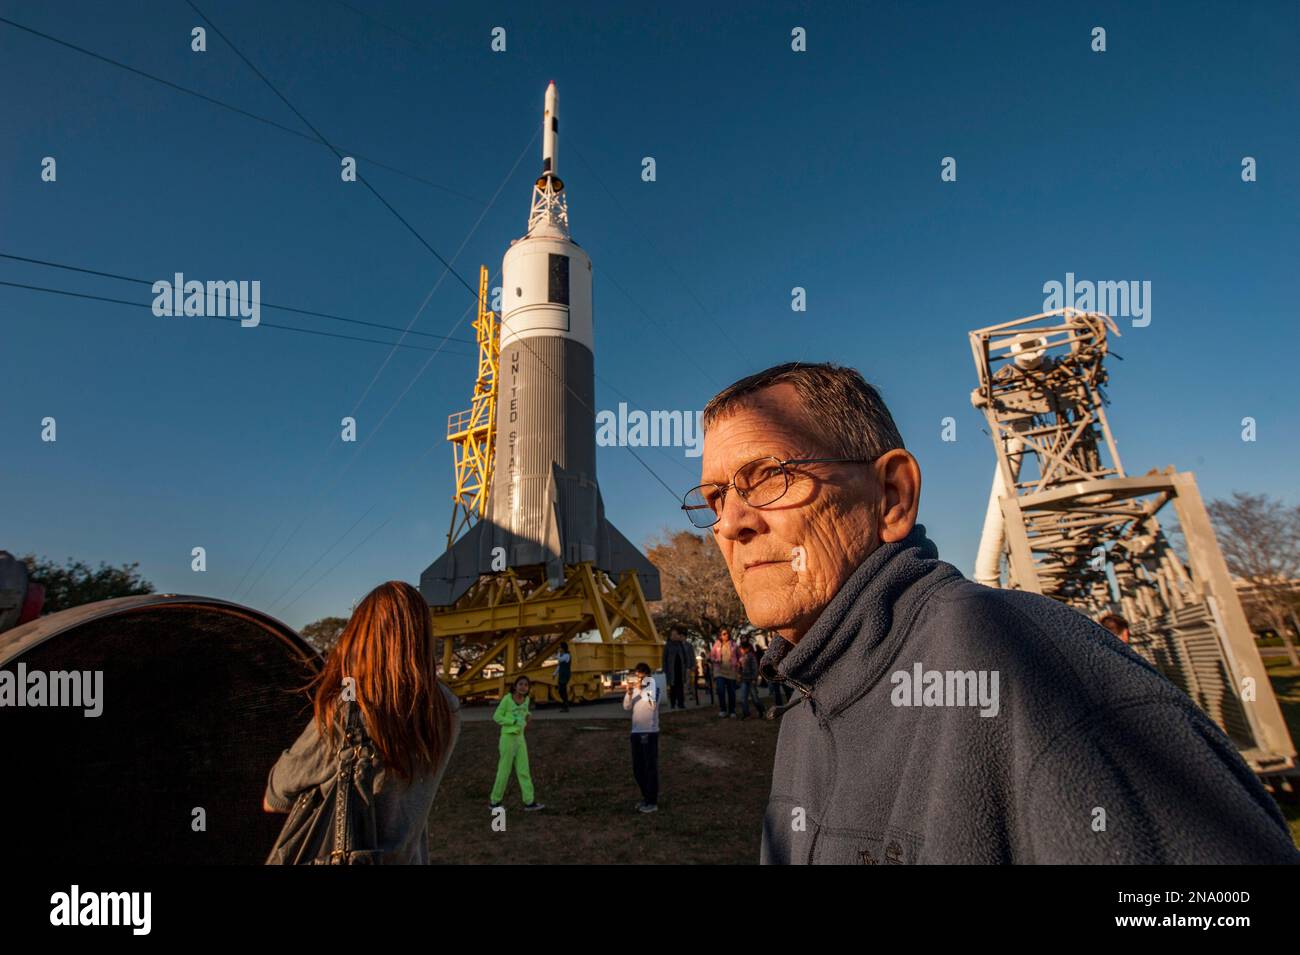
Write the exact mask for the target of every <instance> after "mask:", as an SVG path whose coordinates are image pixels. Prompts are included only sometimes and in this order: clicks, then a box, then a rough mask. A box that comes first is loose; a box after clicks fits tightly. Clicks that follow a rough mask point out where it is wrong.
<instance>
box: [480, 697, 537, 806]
mask: <svg viewBox="0 0 1300 955" xmlns="http://www.w3.org/2000/svg"><path fill="white" fill-rule="evenodd" d="M531 689H532V683H531V681H530V680H529V679H528V677H526V676H521V677H519V678H518V679H517V680H515V685H514V687H512V692H510V693H507V694H506V695H505V696H503V697H501V702H500V703H498V704H497V711H496V712H495V713H494V714H492V719H493V720H495V721H496V723H497V725H498V726H500V727H501V742H500V743H499V744H498V746H497V748H498V751H499V752H500V754H501V758H500V760H499V761H498V762H497V779H496V783H495V785H493V787H492V801H491V803H492V808H493V809H495V808H497V806H499V805H501V797H503V796H504V795H505V794H506V784H507V783H508V782H509V781H510V769H511V767H514V770H515V775H516V776H518V777H519V793H520V795H521V796H523V799H524V809H526V810H528V811H530V812H531V811H532V810H534V809H541V808H543V806H542V804H541V803H539V802H537V800H536V799H535V798H534V795H533V778H532V776H530V775H529V773H528V744H527V743H525V742H524V730H526V729H527V728H528V723H529V721H530V720H531V719H532V718H533V714H532V713H530V712H529V709H530V706H531V703H532V699H531V697H530V695H529V691H530V690H531Z"/></svg>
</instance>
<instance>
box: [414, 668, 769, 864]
mask: <svg viewBox="0 0 1300 955" xmlns="http://www.w3.org/2000/svg"><path fill="white" fill-rule="evenodd" d="M764 702H765V703H766V694H764ZM628 728H629V727H628V721H625V720H620V719H612V720H611V719H593V720H591V721H589V722H588V721H584V720H581V719H579V720H541V719H538V720H534V721H533V725H532V727H531V728H530V729H529V730H528V755H529V764H530V768H531V770H532V776H533V785H534V786H535V787H536V790H537V799H538V801H539V802H543V803H545V804H546V808H545V809H544V810H542V811H541V812H528V813H526V812H524V811H523V809H522V803H521V801H520V798H519V786H518V782H517V781H516V780H515V779H514V778H513V777H511V780H510V786H509V788H507V790H506V796H505V801H504V805H505V807H506V831H505V832H493V831H492V828H491V822H492V816H491V813H490V811H489V809H488V793H489V791H490V790H491V788H492V780H493V777H494V775H495V773H496V764H497V738H498V735H499V730H498V728H497V726H496V725H495V724H494V723H491V722H486V723H468V722H467V723H464V724H462V727H461V734H460V741H459V743H458V744H457V746H456V751H455V753H454V754H453V755H452V760H451V764H450V765H449V766H448V767H447V772H446V775H445V776H444V777H443V781H442V785H441V787H440V788H439V791H438V796H437V798H436V799H435V800H434V803H433V812H432V815H431V816H430V819H429V837H430V860H429V861H430V862H435V863H438V862H444V863H446V862H456V863H491V862H516V863H519V862H544V863H573V864H583V863H592V862H600V863H623V862H657V863H746V864H752V863H757V862H758V854H759V840H760V837H761V821H762V818H763V811H764V808H765V807H766V806H767V795H768V790H769V788H770V787H771V773H772V760H773V757H774V756H775V753H776V736H777V732H778V730H779V726H778V724H777V723H770V722H767V721H764V720H758V719H755V718H752V717H751V718H750V719H748V720H739V719H735V720H720V719H718V716H717V710H716V709H714V708H713V707H712V706H701V707H699V708H698V709H695V708H691V709H687V710H685V711H678V712H669V713H665V714H663V716H662V718H661V720H660V730H661V732H660V738H659V789H660V796H659V812H657V813H653V814H650V815H642V814H641V813H638V812H636V811H635V806H636V804H637V802H638V801H639V800H640V795H641V794H640V791H639V790H638V789H637V787H636V782H635V781H634V780H633V778H632V756H631V752H630V749H629V743H628Z"/></svg>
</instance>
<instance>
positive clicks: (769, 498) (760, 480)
mask: <svg viewBox="0 0 1300 955" xmlns="http://www.w3.org/2000/svg"><path fill="white" fill-rule="evenodd" d="M872 460H875V459H874V458H872V459H869V460H863V459H860V458H791V459H790V460H788V461H781V460H779V459H777V458H776V457H766V458H758V459H757V460H755V461H750V462H749V463H748V464H746V465H743V466H742V467H740V468H739V469H738V470H737V471H736V473H735V474H734V475H732V478H731V483H730V484H701V485H699V486H698V487H693V488H691V489H690V490H689V491H687V492H686V493H685V494H684V495H682V510H683V511H685V512H686V516H687V517H689V518H690V520H691V523H692V524H694V525H695V526H696V527H712V526H713V525H714V524H716V523H718V521H719V519H720V518H721V517H722V508H723V506H724V505H725V503H726V499H727V491H729V490H731V489H732V488H733V487H734V488H735V489H736V493H737V494H739V495H740V498H741V500H743V501H744V502H745V503H746V504H748V505H749V506H750V507H767V506H768V505H770V504H775V503H776V502H777V501H779V500H780V499H781V498H782V497H784V496H785V492H786V491H788V490H790V472H789V471H788V470H786V469H787V468H788V467H789V466H790V465H792V464H870V463H871V461H872Z"/></svg>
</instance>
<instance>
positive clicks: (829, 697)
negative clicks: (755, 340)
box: [684, 364, 1300, 864]
mask: <svg viewBox="0 0 1300 955" xmlns="http://www.w3.org/2000/svg"><path fill="white" fill-rule="evenodd" d="M704 428H705V439H704V453H703V459H702V469H703V475H702V480H703V481H704V483H703V484H701V485H700V486H699V487H697V488H694V489H693V490H692V491H690V492H689V493H688V494H687V495H686V497H685V500H684V508H685V509H686V511H687V514H688V516H690V518H691V520H692V522H693V523H695V524H696V526H699V527H710V528H711V529H712V532H713V536H714V540H716V541H717V544H718V547H719V548H720V549H721V551H722V555H723V557H724V558H725V559H726V561H727V566H728V567H729V568H730V571H731V578H732V581H733V582H734V583H735V586H736V591H737V593H738V594H739V595H740V599H741V600H742V601H743V603H744V605H745V611H746V613H747V615H748V617H749V620H750V622H751V623H752V624H753V625H754V626H755V627H760V628H763V629H768V630H773V631H776V632H777V633H778V634H779V635H780V638H779V639H774V640H773V641H772V646H771V647H769V649H768V652H767V653H766V655H765V656H764V658H763V672H764V675H765V676H766V677H767V679H768V680H769V681H778V680H779V681H782V682H784V683H785V684H787V685H788V686H791V687H793V688H795V689H797V690H799V691H800V696H799V697H798V698H797V700H796V702H795V703H793V704H791V706H790V707H789V709H788V710H787V712H786V713H785V714H784V716H783V717H782V725H781V732H780V738H779V741H778V744H777V755H776V764H775V766H774V768H773V774H772V791H771V795H770V797H769V801H768V806H767V812H766V816H765V818H764V822H763V842H762V861H763V862H769V863H782V862H816V863H822V862H827V863H872V864H875V863H893V864H898V863H914V862H942V863H994V862H1034V863H1044V862H1046V863H1116V862H1125V863H1171V862H1175V863H1181V862H1246V863H1251V862H1254V863H1262V862H1269V863H1272V862H1296V861H1298V860H1300V856H1297V853H1296V851H1295V849H1294V847H1293V845H1292V843H1291V839H1290V836H1289V834H1288V832H1287V828H1286V824H1285V823H1284V821H1283V819H1282V815H1281V813H1280V812H1279V811H1278V808H1277V806H1276V805H1275V804H1274V803H1273V800H1272V799H1271V798H1270V797H1269V795H1268V793H1267V792H1266V791H1265V790H1264V788H1263V786H1262V785H1261V784H1260V783H1259V781H1258V780H1257V779H1256V778H1255V776H1254V774H1253V773H1251V771H1250V770H1249V768H1248V767H1247V766H1246V765H1245V763H1244V762H1243V761H1242V760H1241V758H1240V757H1239V756H1238V755H1237V752H1236V750H1235V749H1234V748H1233V745H1232V743H1231V742H1229V740H1228V739H1227V737H1226V736H1224V734H1223V733H1222V732H1220V730H1219V729H1218V728H1217V727H1216V726H1215V725H1214V724H1213V723H1212V722H1210V720H1209V719H1207V718H1206V716H1205V715H1204V714H1203V713H1202V712H1201V711H1200V710H1199V709H1197V708H1196V706H1195V705H1193V703H1192V701H1191V700H1190V699H1188V698H1187V696H1185V695H1184V694H1183V693H1182V692H1181V691H1179V690H1178V689H1176V688H1175V687H1174V686H1173V685H1172V684H1170V683H1169V682H1168V681H1166V680H1165V679H1164V678H1163V677H1161V676H1160V675H1159V674H1158V673H1157V672H1156V671H1155V669H1153V668H1152V667H1151V666H1149V665H1148V664H1147V663H1146V662H1145V661H1143V660H1142V659H1141V658H1140V657H1138V656H1137V655H1136V654H1134V653H1132V652H1130V651H1129V650H1127V649H1126V648H1125V647H1123V646H1122V645H1121V644H1120V643H1119V642H1118V641H1116V640H1114V639H1112V638H1111V637H1110V635H1109V634H1107V633H1106V632H1105V631H1104V630H1102V629H1101V628H1100V627H1099V626H1097V625H1096V624H1094V623H1093V622H1092V621H1090V620H1088V619H1087V618H1086V617H1084V616H1082V615H1081V614H1078V613H1076V612H1075V611H1073V610H1071V609H1069V608H1068V607H1066V606H1064V605H1063V604H1060V603H1057V602H1056V601H1053V600H1050V599H1048V598H1046V597H1041V596H1038V595H1035V594H1029V593H1024V592H1020V591H1012V590H995V589H991V588H987V587H982V586H980V585H978V584H975V583H972V582H971V581H968V580H966V579H965V578H964V577H962V575H961V573H960V572H958V571H957V569H956V568H954V567H952V566H950V565H949V564H946V563H944V562H942V561H940V560H939V559H938V552H937V550H936V548H935V546H934V544H933V543H931V542H930V540H929V539H928V538H927V537H926V535H925V529H924V528H923V527H922V526H921V525H919V524H917V522H916V519H917V510H918V507H919V504H920V492H921V472H920V468H919V467H918V465H917V462H916V459H915V458H913V457H912V455H911V454H909V453H908V452H907V451H906V450H904V447H903V440H902V438H901V437H900V436H899V433H898V429H897V427H896V426H895V424H894V421H893V418H892V417H891V415H890V413H889V410H888V409H887V408H886V407H885V405H884V403H883V402H882V401H881V399H880V396H879V395H878V394H877V393H876V391H875V389H873V388H872V387H871V386H870V385H868V384H867V383H866V382H865V381H864V380H863V379H862V376H861V375H859V374H858V373H857V372H856V371H853V370H851V369H847V368H839V367H836V366H833V365H801V364H787V365H780V366H777V367H775V368H770V369H768V370H767V371H764V372H760V373H759V374H757V375H752V376H750V377H748V378H745V379H744V380H742V381H739V382H737V383H736V384H734V385H732V386H731V387H729V388H727V389H726V390H724V391H722V392H721V393H720V394H718V395H717V396H716V397H715V398H714V399H713V400H712V401H710V402H709V404H708V406H707V407H706V408H705V410H704Z"/></svg>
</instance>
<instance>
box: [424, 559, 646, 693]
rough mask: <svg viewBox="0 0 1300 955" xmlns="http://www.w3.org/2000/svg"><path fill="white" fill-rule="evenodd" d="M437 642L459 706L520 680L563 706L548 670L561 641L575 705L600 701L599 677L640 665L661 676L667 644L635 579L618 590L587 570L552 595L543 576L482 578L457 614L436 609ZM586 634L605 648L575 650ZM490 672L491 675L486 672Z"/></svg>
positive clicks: (580, 567) (574, 570) (573, 568)
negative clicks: (566, 650) (594, 635)
mask: <svg viewBox="0 0 1300 955" xmlns="http://www.w3.org/2000/svg"><path fill="white" fill-rule="evenodd" d="M432 618H433V636H434V638H435V639H441V640H442V645H441V648H440V649H441V652H442V672H443V673H444V674H452V673H453V668H454V666H455V664H456V663H457V662H458V661H459V663H460V668H459V669H458V670H455V675H454V676H446V677H445V678H446V680H447V685H448V686H449V687H450V688H451V689H452V691H453V692H455V693H456V694H457V696H459V697H461V698H462V699H467V698H472V697H485V696H490V697H497V696H501V695H503V694H504V693H505V692H506V688H507V687H509V686H511V685H512V684H513V683H514V681H515V679H517V678H518V677H519V676H527V677H528V678H529V679H530V680H532V682H533V689H534V697H544V698H549V699H559V697H558V695H557V694H556V693H555V679H554V666H548V665H546V661H547V659H548V658H549V657H550V656H551V655H552V654H554V653H555V651H556V649H557V648H558V647H559V645H560V642H561V641H565V642H568V643H569V652H570V653H571V655H572V656H573V660H572V673H573V678H572V680H571V682H570V684H569V693H570V698H572V699H580V700H591V699H598V698H599V697H600V696H601V695H602V694H603V693H604V692H605V691H604V687H603V685H602V683H601V674H603V673H608V672H611V671H619V670H629V669H631V668H633V667H635V666H636V665H637V664H638V663H640V662H643V661H644V662H645V663H648V664H649V665H650V666H651V668H657V667H658V666H659V663H660V656H661V654H662V650H663V644H662V642H661V641H660V639H659V635H658V634H657V633H656V631H655V626H654V622H653V621H652V620H651V618H650V610H649V608H648V607H647V606H646V600H645V595H644V594H643V593H642V591H641V584H640V582H639V581H638V579H637V576H636V573H635V572H634V571H627V572H625V573H624V574H623V576H622V579H621V580H619V581H618V582H617V583H615V582H614V581H612V580H611V579H610V578H609V577H608V576H607V575H606V574H604V573H603V572H601V571H600V570H597V569H596V568H595V567H593V566H592V565H591V564H590V563H582V564H571V565H569V566H567V567H566V568H565V579H564V583H563V584H562V585H561V586H559V587H555V588H552V587H551V586H550V585H548V584H547V582H546V580H545V576H544V574H539V575H536V576H527V575H524V574H521V573H519V572H517V571H515V570H506V571H502V572H501V573H499V574H494V575H487V576H483V577H481V578H480V579H479V581H478V583H476V584H475V585H474V586H473V587H471V588H470V590H469V591H468V592H467V593H466V594H465V596H463V597H462V598H461V599H460V600H459V601H457V602H456V604H455V605H454V606H451V607H445V608H437V607H435V608H434V609H433V615H432ZM589 632H596V633H598V634H599V635H600V643H588V642H583V643H575V642H573V640H574V638H575V637H577V636H579V635H581V634H584V633H589ZM486 671H490V672H486Z"/></svg>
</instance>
